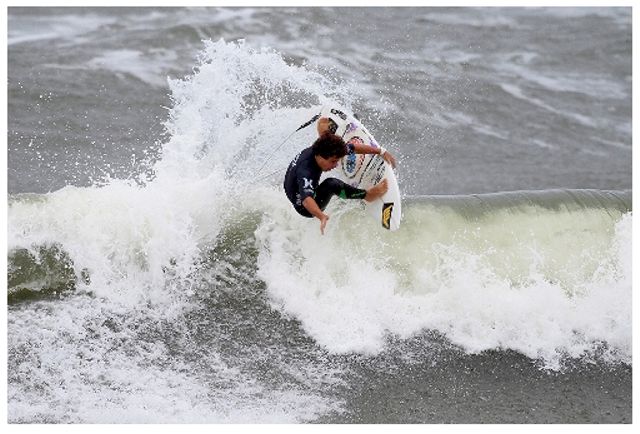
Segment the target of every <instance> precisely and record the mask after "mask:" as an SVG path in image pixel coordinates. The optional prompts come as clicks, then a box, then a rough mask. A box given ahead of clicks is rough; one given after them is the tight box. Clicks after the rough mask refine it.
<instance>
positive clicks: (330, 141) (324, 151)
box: [312, 133, 347, 158]
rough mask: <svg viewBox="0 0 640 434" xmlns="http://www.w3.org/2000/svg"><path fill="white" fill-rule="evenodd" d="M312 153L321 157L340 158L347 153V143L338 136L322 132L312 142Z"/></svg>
mask: <svg viewBox="0 0 640 434" xmlns="http://www.w3.org/2000/svg"><path fill="white" fill-rule="evenodd" d="M312 148H313V155H319V156H321V157H322V158H331V157H338V158H342V157H344V156H345V155H347V145H346V144H345V143H344V140H342V139H341V138H340V136H336V135H335V134H331V133H324V134H323V135H321V136H320V137H318V139H317V140H316V141H315V142H313V146H312Z"/></svg>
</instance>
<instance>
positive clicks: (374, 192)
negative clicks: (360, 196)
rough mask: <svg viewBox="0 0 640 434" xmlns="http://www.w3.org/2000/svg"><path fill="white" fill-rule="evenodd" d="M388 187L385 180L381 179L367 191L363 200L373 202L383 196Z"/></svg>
mask: <svg viewBox="0 0 640 434" xmlns="http://www.w3.org/2000/svg"><path fill="white" fill-rule="evenodd" d="M388 189H389V186H388V185H387V180H386V179H383V180H382V181H380V182H379V183H377V184H376V185H374V186H373V187H371V188H370V189H369V190H367V195H366V196H365V197H364V200H366V201H367V202H373V201H374V200H376V199H378V198H379V197H381V196H382V195H383V194H385V193H386V192H387V190H388Z"/></svg>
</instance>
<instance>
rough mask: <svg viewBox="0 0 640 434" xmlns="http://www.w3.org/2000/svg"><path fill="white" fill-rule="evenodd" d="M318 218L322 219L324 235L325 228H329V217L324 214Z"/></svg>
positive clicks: (321, 226)
mask: <svg viewBox="0 0 640 434" xmlns="http://www.w3.org/2000/svg"><path fill="white" fill-rule="evenodd" d="M318 218H319V219H320V233H321V234H322V235H324V228H325V226H327V221H329V216H328V215H326V214H324V213H323V214H322V216H321V217H318Z"/></svg>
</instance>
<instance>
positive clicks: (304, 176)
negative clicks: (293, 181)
mask: <svg viewBox="0 0 640 434" xmlns="http://www.w3.org/2000/svg"><path fill="white" fill-rule="evenodd" d="M297 175H298V176H297V178H298V179H297V181H298V192H299V193H300V201H303V200H305V199H306V198H307V197H314V196H315V195H316V188H317V187H318V186H317V185H315V184H316V181H315V180H314V179H313V177H312V176H311V174H310V173H308V172H307V171H304V170H300V171H299V172H298V174H297Z"/></svg>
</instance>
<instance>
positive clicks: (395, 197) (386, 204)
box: [320, 106, 402, 231]
mask: <svg viewBox="0 0 640 434" xmlns="http://www.w3.org/2000/svg"><path fill="white" fill-rule="evenodd" d="M320 116H321V117H326V118H329V119H330V120H331V121H332V122H333V124H331V129H332V131H333V130H334V129H335V131H333V132H334V134H337V135H338V136H340V137H342V139H343V140H344V141H345V142H346V143H356V142H357V143H364V144H365V145H369V146H373V147H375V148H379V147H380V145H379V144H378V142H376V140H375V138H374V137H373V135H372V134H371V133H369V131H367V129H366V128H365V127H364V125H362V124H361V123H360V121H359V120H357V119H356V118H355V117H353V115H352V114H351V113H349V112H347V111H346V110H345V109H343V108H341V107H337V106H325V107H324V108H323V109H322V111H321V112H320ZM327 176H331V177H334V178H338V179H340V180H342V181H344V182H346V183H347V184H349V185H352V186H354V187H357V188H362V189H367V188H370V187H373V186H374V185H376V184H377V183H379V182H380V181H382V180H383V179H386V180H387V183H388V185H389V190H387V192H386V193H385V194H384V196H382V197H381V198H380V199H377V200H374V201H373V202H366V201H363V202H364V203H365V209H366V210H367V212H368V213H369V214H370V215H371V216H372V217H373V218H375V219H376V220H378V221H379V222H380V224H381V225H382V227H383V228H385V229H388V230H390V231H395V230H397V229H398V228H399V227H400V218H401V215H402V204H401V203H400V202H401V201H400V188H399V187H398V180H397V179H396V175H395V173H394V172H393V169H392V168H391V166H390V165H389V163H387V162H386V161H384V159H383V158H382V157H381V156H379V155H375V154H373V155H372V154H353V155H347V156H345V157H344V158H343V159H342V160H341V161H340V164H338V167H336V168H335V169H333V170H332V171H330V172H327Z"/></svg>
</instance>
